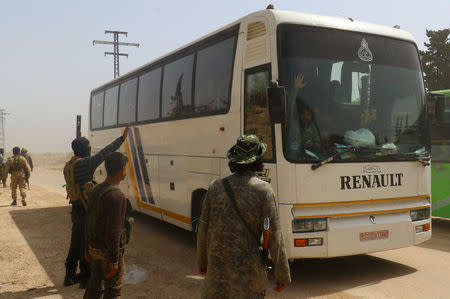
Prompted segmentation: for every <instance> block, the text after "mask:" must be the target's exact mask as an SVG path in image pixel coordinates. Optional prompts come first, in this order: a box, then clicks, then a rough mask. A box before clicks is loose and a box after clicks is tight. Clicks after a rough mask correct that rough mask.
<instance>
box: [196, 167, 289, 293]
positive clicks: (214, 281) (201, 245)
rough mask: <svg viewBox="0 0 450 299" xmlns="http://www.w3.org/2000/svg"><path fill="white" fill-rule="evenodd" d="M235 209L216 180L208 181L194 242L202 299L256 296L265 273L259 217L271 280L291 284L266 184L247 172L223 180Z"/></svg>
mask: <svg viewBox="0 0 450 299" xmlns="http://www.w3.org/2000/svg"><path fill="white" fill-rule="evenodd" d="M228 180H229V183H230V186H231V188H232V190H233V193H234V197H235V201H236V205H237V208H238V209H239V211H240V213H241V214H242V216H243V218H244V219H245V221H246V222H247V224H248V225H249V227H250V229H251V230H252V232H253V233H251V232H249V230H248V229H247V227H246V226H245V225H244V224H243V222H242V220H241V218H240V217H239V216H238V214H237V212H236V210H235V209H234V207H233V205H232V202H231V200H230V199H229V198H228V196H227V194H226V192H225V189H224V186H223V183H222V179H219V180H215V181H213V182H212V183H211V185H210V187H209V190H208V192H207V193H206V196H205V200H204V203H203V208H202V214H201V220H200V223H199V230H198V238H197V258H198V266H199V268H200V269H206V271H207V272H206V278H205V281H204V285H203V291H202V298H262V297H263V296H264V292H265V289H266V284H267V275H266V273H265V270H264V265H263V264H262V262H261V259H260V256H259V247H258V244H257V242H256V240H255V236H254V235H257V236H261V234H262V231H263V222H264V218H266V217H269V219H270V237H269V251H270V255H271V257H272V261H273V264H274V267H273V268H274V275H275V280H276V282H279V283H283V284H288V283H289V282H290V281H291V277H290V272H289V265H288V261H287V256H286V251H285V248H284V243H283V237H282V235H281V228H280V221H279V215H278V209H277V204H276V201H275V195H274V193H273V190H272V187H271V186H270V184H268V183H266V182H264V181H262V180H260V179H259V178H258V177H256V175H255V174H254V173H253V172H250V171H248V172H245V173H243V174H233V175H231V176H230V177H229V178H228Z"/></svg>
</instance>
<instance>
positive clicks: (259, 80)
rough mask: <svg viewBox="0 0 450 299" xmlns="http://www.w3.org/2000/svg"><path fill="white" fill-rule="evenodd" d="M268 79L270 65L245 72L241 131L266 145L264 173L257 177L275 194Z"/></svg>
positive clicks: (273, 150) (274, 167) (272, 132)
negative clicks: (242, 128) (255, 137)
mask: <svg viewBox="0 0 450 299" xmlns="http://www.w3.org/2000/svg"><path fill="white" fill-rule="evenodd" d="M270 77H271V74H270V64H264V65H260V66H257V67H254V68H250V69H247V70H245V79H244V80H245V84H244V101H243V102H244V103H243V105H244V107H243V109H242V111H244V120H243V127H244V130H243V131H244V134H246V135H249V134H253V135H256V136H258V138H259V139H260V140H261V141H262V142H264V143H266V144H267V150H266V153H265V155H264V157H263V161H264V171H262V172H261V173H258V176H259V177H260V178H261V179H262V180H264V181H267V182H269V183H271V185H272V188H273V189H274V192H275V194H277V187H278V185H277V173H276V172H277V169H276V163H275V156H276V155H275V138H274V128H273V125H272V124H271V123H270V119H269V109H268V105H267V92H266V90H267V87H268V86H269V80H270Z"/></svg>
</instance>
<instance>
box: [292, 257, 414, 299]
mask: <svg viewBox="0 0 450 299" xmlns="http://www.w3.org/2000/svg"><path fill="white" fill-rule="evenodd" d="M415 271H417V270H416V269H414V268H411V267H409V266H407V265H403V264H400V263H396V262H393V261H390V260H386V259H381V258H377V257H374V256H371V255H357V256H348V257H340V258H329V259H305V260H296V261H294V262H293V263H292V264H291V277H292V281H293V283H292V285H291V286H289V289H288V292H286V295H287V294H288V293H289V294H291V293H292V294H294V293H296V294H297V296H296V297H292V298H309V297H313V296H325V295H328V294H335V293H338V294H341V295H344V294H345V291H346V290H348V289H352V288H356V287H361V286H366V285H372V284H377V283H379V282H380V281H383V280H386V279H391V278H395V277H400V276H404V275H408V274H411V273H413V272H415ZM344 297H345V298H347V296H344ZM349 297H350V296H349ZM289 298H290V297H289Z"/></svg>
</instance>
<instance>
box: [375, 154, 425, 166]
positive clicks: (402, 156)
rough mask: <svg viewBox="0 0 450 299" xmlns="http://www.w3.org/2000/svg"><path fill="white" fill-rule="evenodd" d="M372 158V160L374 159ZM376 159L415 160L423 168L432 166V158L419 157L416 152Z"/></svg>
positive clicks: (387, 155) (386, 155)
mask: <svg viewBox="0 0 450 299" xmlns="http://www.w3.org/2000/svg"><path fill="white" fill-rule="evenodd" d="M373 157H374V156H372V157H371V158H373ZM375 157H380V158H381V157H398V158H405V159H414V160H416V161H417V162H419V163H420V164H422V166H423V167H425V166H429V165H430V156H428V157H418V156H417V153H416V152H412V153H392V154H385V155H380V156H375Z"/></svg>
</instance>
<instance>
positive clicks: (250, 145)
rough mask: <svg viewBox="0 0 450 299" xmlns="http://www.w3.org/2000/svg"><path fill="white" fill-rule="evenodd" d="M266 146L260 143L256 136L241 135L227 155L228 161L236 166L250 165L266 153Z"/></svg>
mask: <svg viewBox="0 0 450 299" xmlns="http://www.w3.org/2000/svg"><path fill="white" fill-rule="evenodd" d="M266 149H267V144H265V143H263V142H260V141H259V139H258V137H257V136H256V135H241V136H239V138H238V139H237V141H236V144H235V145H233V146H232V147H231V148H230V149H229V150H228V153H227V157H228V160H229V161H230V162H234V163H237V164H250V163H253V162H255V161H256V160H258V159H260V158H261V157H262V156H263V155H264V153H265V152H266Z"/></svg>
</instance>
